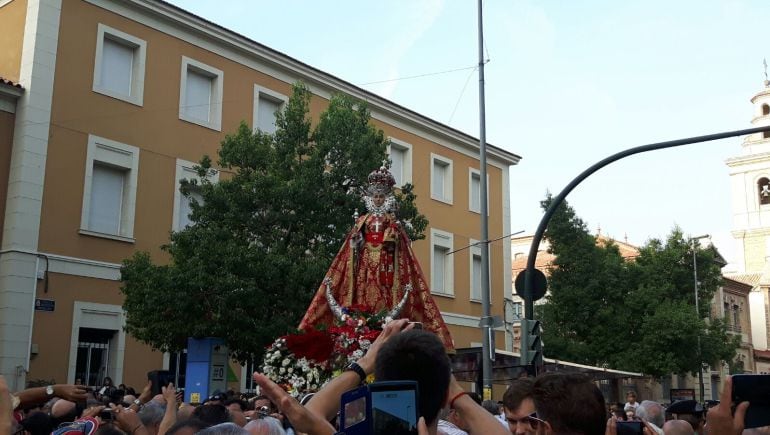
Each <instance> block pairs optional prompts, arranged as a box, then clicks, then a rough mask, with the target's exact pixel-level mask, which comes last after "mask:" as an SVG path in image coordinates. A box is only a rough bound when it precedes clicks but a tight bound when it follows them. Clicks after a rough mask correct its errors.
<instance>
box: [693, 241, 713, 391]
mask: <svg viewBox="0 0 770 435" xmlns="http://www.w3.org/2000/svg"><path fill="white" fill-rule="evenodd" d="M710 238H711V236H710V235H708V234H704V235H702V236H698V237H691V238H690V243H691V244H692V273H693V279H694V283H693V284H694V287H695V314H697V316H698V320H699V321H700V319H701V316H700V306H699V302H698V261H697V256H696V253H697V250H696V247H697V243H696V242H697V241H698V240H700V239H710ZM698 386H699V388H700V396H699V397H700V403H703V393H704V392H703V389H704V388H703V357H702V355H701V347H700V331H698Z"/></svg>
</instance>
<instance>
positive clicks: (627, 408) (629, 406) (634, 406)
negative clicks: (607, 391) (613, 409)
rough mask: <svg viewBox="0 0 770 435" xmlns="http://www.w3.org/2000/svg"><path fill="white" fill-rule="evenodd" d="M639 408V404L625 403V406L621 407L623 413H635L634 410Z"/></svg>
mask: <svg viewBox="0 0 770 435" xmlns="http://www.w3.org/2000/svg"><path fill="white" fill-rule="evenodd" d="M638 407H639V402H634V403H631V402H626V406H624V407H623V411H629V410H630V411H634V412H636V408H638Z"/></svg>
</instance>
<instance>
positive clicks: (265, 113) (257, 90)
mask: <svg viewBox="0 0 770 435" xmlns="http://www.w3.org/2000/svg"><path fill="white" fill-rule="evenodd" d="M286 101H288V98H287V97H286V96H285V95H282V94H279V93H278V92H275V91H272V90H270V89H267V88H263V87H262V86H259V85H254V121H253V125H254V128H255V129H259V130H261V131H263V132H265V133H271V134H273V133H275V130H276V127H275V112H280V111H281V110H283V106H284V104H285V103H286Z"/></svg>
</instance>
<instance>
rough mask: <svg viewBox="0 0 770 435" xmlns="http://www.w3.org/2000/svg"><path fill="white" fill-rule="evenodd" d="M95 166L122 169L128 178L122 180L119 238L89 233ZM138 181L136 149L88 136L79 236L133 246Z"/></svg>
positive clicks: (90, 231)
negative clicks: (100, 164)
mask: <svg viewBox="0 0 770 435" xmlns="http://www.w3.org/2000/svg"><path fill="white" fill-rule="evenodd" d="M95 162H99V163H103V164H106V165H109V166H113V167H118V168H122V169H124V170H126V172H128V174H127V175H128V176H127V177H125V179H124V180H125V181H124V182H125V184H124V186H123V189H124V194H123V198H122V207H121V217H120V230H119V233H118V234H106V233H101V232H97V231H92V230H91V229H90V225H89V219H90V217H89V212H90V210H91V189H92V183H93V172H94V163H95ZM138 178H139V148H137V147H135V146H132V145H127V144H124V143H120V142H117V141H114V140H110V139H105V138H103V137H99V136H95V135H92V134H91V135H88V151H87V152H86V176H85V183H84V186H83V208H82V210H81V215H80V231H79V232H80V234H85V235H89V236H97V237H105V238H108V239H114V240H120V241H124V242H131V243H133V242H134V217H135V213H136V188H137V180H138Z"/></svg>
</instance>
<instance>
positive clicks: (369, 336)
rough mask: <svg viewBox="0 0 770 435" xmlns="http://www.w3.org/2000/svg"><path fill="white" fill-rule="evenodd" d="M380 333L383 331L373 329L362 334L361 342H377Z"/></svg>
mask: <svg viewBox="0 0 770 435" xmlns="http://www.w3.org/2000/svg"><path fill="white" fill-rule="evenodd" d="M380 332H382V331H378V330H376V329H372V330H370V331H368V332H365V333H363V334H361V337H360V339H361V340H369V342H371V343H374V340H376V339H377V337H379V336H380Z"/></svg>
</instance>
